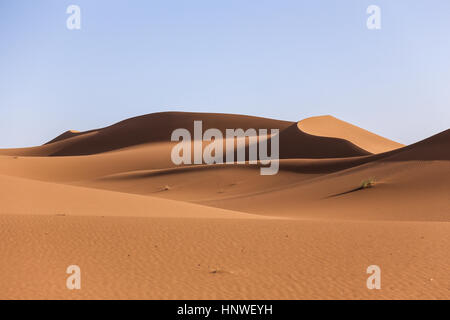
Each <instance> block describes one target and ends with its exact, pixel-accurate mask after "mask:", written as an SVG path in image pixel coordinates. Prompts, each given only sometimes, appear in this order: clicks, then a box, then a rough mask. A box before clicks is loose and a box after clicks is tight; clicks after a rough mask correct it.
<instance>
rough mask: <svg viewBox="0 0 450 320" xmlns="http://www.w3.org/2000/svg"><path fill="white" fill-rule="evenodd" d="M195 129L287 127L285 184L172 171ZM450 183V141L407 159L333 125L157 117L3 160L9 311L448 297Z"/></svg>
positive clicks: (390, 145)
mask: <svg viewBox="0 0 450 320" xmlns="http://www.w3.org/2000/svg"><path fill="white" fill-rule="evenodd" d="M193 120H202V121H203V123H204V127H206V128H214V127H215V128H218V129H220V130H225V129H226V128H243V129H246V128H257V129H258V128H266V129H271V128H278V129H279V130H280V158H281V160H280V171H279V173H278V174H277V175H274V176H261V175H260V174H259V173H260V171H259V165H256V166H255V165H249V164H248V163H247V164H231V165H229V164H226V165H225V164H224V165H211V166H210V165H190V166H181V167H178V166H175V165H174V164H173V163H172V162H171V160H170V151H171V148H172V147H173V143H172V142H170V134H171V130H173V129H174V128H178V127H186V128H191V127H192V121H193ZM449 169H450V130H447V131H444V132H442V133H441V134H438V135H435V136H433V137H430V138H427V139H425V140H423V141H421V142H418V143H416V144H413V145H410V146H406V147H405V146H402V145H401V144H398V143H396V142H393V141H391V140H388V139H386V138H382V137H380V136H377V135H375V134H372V133H370V132H368V131H366V130H363V129H361V128H358V127H356V126H353V125H351V124H348V123H346V122H343V121H340V120H338V119H336V118H333V117H329V116H326V117H317V118H310V119H306V120H302V121H300V122H288V121H278V120H273V119H264V118H257V117H251V116H240V115H222V114H199V113H179V112H169V113H157V114H151V115H146V116H142V117H136V118H132V119H128V120H125V121H122V122H120V123H118V124H115V125H112V126H110V127H106V128H101V129H95V130H91V131H88V132H78V131H75V130H70V131H67V132H65V133H63V134H62V135H60V136H59V137H57V138H55V139H54V140H52V141H50V142H49V143H47V144H45V145H42V146H38V147H32V148H21V149H4V150H0V199H1V206H0V221H1V223H0V252H2V259H1V260H0V271H1V272H0V287H1V288H2V290H0V299H36V298H37V299H405V298H406V299H449V298H450V274H449V273H448V269H449V268H448V267H449V263H450V254H449V253H448V252H449V251H448V247H449V246H450V192H449V191H450V186H449V184H448V181H450V170H449ZM369 180H370V181H372V182H373V183H374V185H373V186H372V187H371V188H364V189H363V188H360V186H361V183H362V182H363V181H369ZM72 264H76V265H79V266H80V268H81V270H82V289H81V290H68V289H67V288H66V286H65V283H66V279H67V277H68V275H67V274H66V273H65V271H66V268H67V267H68V266H69V265H72ZM369 265H379V266H380V267H381V270H382V289H381V290H368V289H367V288H366V279H367V277H368V275H367V274H366V268H367V267H368V266H369Z"/></svg>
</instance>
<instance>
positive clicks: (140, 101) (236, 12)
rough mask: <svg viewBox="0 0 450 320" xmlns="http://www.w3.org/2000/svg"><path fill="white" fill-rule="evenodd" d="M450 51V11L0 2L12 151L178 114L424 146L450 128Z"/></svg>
mask: <svg viewBox="0 0 450 320" xmlns="http://www.w3.org/2000/svg"><path fill="white" fill-rule="evenodd" d="M70 4H76V5H79V6H80V7H81V20H82V21H81V30H73V31H70V30H68V29H67V28H66V19H67V17H68V14H66V8H67V7H68V6H69V5H70ZM370 4H375V5H378V6H380V7H381V14H382V16H381V18H382V21H381V23H382V29H381V30H377V31H374V30H368V29H367V28H366V19H367V17H368V15H367V14H366V8H367V7H368V6H369V5H370ZM449 39H450V1H448V0H427V1H425V0H395V1H392V0H370V1H365V0H310V1H300V0H292V1H285V0H277V1H275V0H271V1H265V0H245V1H242V0H214V1H212V0H189V1H182V0H179V1H171V0H164V1H163V0H161V1H148V0H142V1H138V0H132V1H112V0H108V1H106V0H95V1H93V0H70V1H65V0H0V147H18V146H30V145H37V144H42V143H44V142H46V141H48V140H50V139H51V138H53V137H55V136H56V135H58V134H60V133H62V132H63V131H66V130H68V129H75V130H80V131H82V130H87V129H93V128H97V127H103V126H106V125H109V124H112V123H114V122H117V121H120V120H123V119H125V118H128V117H132V116H136V115H141V114H146V113H151V112H158V111H166V110H180V111H202V112H225V113H241V114H250V115H258V116H265V117H273V118H278V119H286V120H292V121H296V120H300V119H302V118H305V117H308V116H313V115H321V114H331V115H334V116H336V117H339V118H341V119H343V120H346V121H348V122H351V123H354V124H356V125H359V126H361V127H363V128H366V129H368V130H371V131H373V132H376V133H378V134H382V135H384V136H386V137H389V138H392V139H394V140H397V141H399V142H403V143H412V142H415V141H418V140H421V139H422V138H425V137H428V136H430V135H432V134H435V133H438V132H440V131H443V130H445V129H448V128H449V127H450V41H449Z"/></svg>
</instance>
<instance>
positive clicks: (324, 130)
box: [297, 116, 404, 153]
mask: <svg viewBox="0 0 450 320" xmlns="http://www.w3.org/2000/svg"><path fill="white" fill-rule="evenodd" d="M297 125H298V128H299V129H300V130H301V131H303V132H305V133H309V134H312V135H316V136H322V137H335V138H340V139H344V140H347V141H350V142H352V143H353V144H355V145H357V146H359V147H360V148H362V149H364V150H366V151H368V152H371V153H382V152H387V151H391V150H394V149H398V148H401V147H404V145H402V144H400V143H397V142H395V141H392V140H389V139H386V138H383V137H381V136H379V135H377V134H374V133H372V132H370V131H367V130H364V129H362V128H359V127H357V126H354V125H352V124H350V123H348V122H345V121H342V120H339V119H337V118H335V117H333V116H319V117H312V118H307V119H304V120H302V121H299V122H298V124H297Z"/></svg>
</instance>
